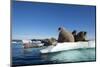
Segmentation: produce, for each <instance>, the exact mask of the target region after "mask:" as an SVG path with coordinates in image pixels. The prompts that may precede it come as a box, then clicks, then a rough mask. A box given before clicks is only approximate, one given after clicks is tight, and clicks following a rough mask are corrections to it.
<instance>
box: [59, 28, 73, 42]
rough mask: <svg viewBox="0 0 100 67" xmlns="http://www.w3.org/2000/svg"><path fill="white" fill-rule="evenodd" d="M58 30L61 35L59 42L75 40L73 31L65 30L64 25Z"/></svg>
mask: <svg viewBox="0 0 100 67" xmlns="http://www.w3.org/2000/svg"><path fill="white" fill-rule="evenodd" d="M58 30H59V31H60V32H59V36H58V42H60V43H62V42H74V41H75V40H74V36H73V35H72V33H71V32H69V31H67V30H65V29H64V28H63V27H59V28H58Z"/></svg>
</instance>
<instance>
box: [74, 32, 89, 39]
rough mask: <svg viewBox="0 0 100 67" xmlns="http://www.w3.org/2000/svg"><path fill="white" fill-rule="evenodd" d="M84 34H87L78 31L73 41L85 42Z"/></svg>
mask: <svg viewBox="0 0 100 67" xmlns="http://www.w3.org/2000/svg"><path fill="white" fill-rule="evenodd" d="M86 34H87V32H84V31H80V32H79V33H78V34H77V35H76V37H75V41H86Z"/></svg>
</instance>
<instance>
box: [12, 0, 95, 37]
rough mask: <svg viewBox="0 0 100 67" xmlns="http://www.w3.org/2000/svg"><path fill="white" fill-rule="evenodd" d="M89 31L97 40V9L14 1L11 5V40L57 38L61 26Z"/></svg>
mask: <svg viewBox="0 0 100 67" xmlns="http://www.w3.org/2000/svg"><path fill="white" fill-rule="evenodd" d="M60 26H64V27H65V28H66V29H67V30H69V31H73V30H77V32H79V31H86V32H87V37H88V39H95V6H80V5H68V4H66V5H65V4H49V3H36V2H19V1H14V2H13V4H12V38H13V39H31V38H37V39H39V38H50V37H55V38H58V30H57V29H58V27H60Z"/></svg>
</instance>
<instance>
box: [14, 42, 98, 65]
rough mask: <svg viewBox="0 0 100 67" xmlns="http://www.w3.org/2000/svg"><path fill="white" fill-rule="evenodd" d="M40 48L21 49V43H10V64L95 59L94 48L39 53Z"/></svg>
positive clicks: (39, 63) (54, 62) (53, 62)
mask: <svg viewBox="0 0 100 67" xmlns="http://www.w3.org/2000/svg"><path fill="white" fill-rule="evenodd" d="M40 49H42V48H28V49H23V47H22V44H14V43H13V44H12V65H13V66H25V65H42V64H56V63H57V64H58V63H70V62H87V61H88V62H90V61H96V54H95V48H84V49H74V50H66V51H61V52H56V53H49V54H41V53H40Z"/></svg>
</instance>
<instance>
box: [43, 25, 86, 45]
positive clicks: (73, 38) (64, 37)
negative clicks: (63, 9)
mask: <svg viewBox="0 0 100 67" xmlns="http://www.w3.org/2000/svg"><path fill="white" fill-rule="evenodd" d="M58 31H59V35H58V39H57V40H56V39H55V38H50V39H45V40H44V41H43V42H44V43H45V45H47V46H49V45H56V43H57V42H58V43H63V42H77V41H86V34H87V33H86V32H85V31H80V32H78V33H77V31H76V30H74V31H73V32H70V31H68V30H66V29H65V28H64V27H59V28H58Z"/></svg>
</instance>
